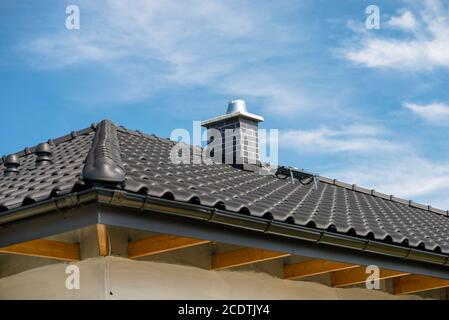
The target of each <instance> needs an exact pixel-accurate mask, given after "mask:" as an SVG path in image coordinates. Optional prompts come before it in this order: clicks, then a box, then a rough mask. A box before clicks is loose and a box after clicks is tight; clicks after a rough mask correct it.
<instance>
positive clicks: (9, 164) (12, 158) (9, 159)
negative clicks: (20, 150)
mask: <svg viewBox="0 0 449 320" xmlns="http://www.w3.org/2000/svg"><path fill="white" fill-rule="evenodd" d="M3 163H4V165H5V168H6V170H5V175H9V174H13V173H18V172H19V166H20V162H19V157H18V156H17V155H15V154H10V155H8V156H6V157H5V158H4V160H3Z"/></svg>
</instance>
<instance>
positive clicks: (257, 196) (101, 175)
mask: <svg viewBox="0 0 449 320" xmlns="http://www.w3.org/2000/svg"><path fill="white" fill-rule="evenodd" d="M94 132H95V134H94ZM52 144H53V145H52V163H50V164H47V165H42V166H36V165H35V160H36V157H37V156H36V155H35V154H34V153H33V152H34V151H35V148H34V149H33V148H32V149H30V150H28V151H27V152H21V153H19V154H18V156H19V159H20V167H19V172H18V173H14V174H9V175H4V171H5V169H4V166H3V165H2V168H1V169H0V208H3V211H6V210H8V209H11V208H14V207H17V206H21V205H26V204H28V203H32V202H35V201H40V200H43V199H46V198H48V197H52V196H55V195H61V194H65V193H69V192H71V191H76V190H80V189H82V188H89V187H90V186H92V185H98V184H100V185H102V186H106V187H108V188H114V189H124V190H125V191H128V192H133V193H139V194H146V195H149V196H154V197H163V198H169V199H174V200H176V201H181V202H193V203H200V204H202V205H206V206H210V207H218V208H221V209H226V210H229V211H232V212H237V213H241V214H250V215H253V216H258V217H265V218H269V219H274V220H277V221H285V222H289V223H294V224H297V225H301V226H306V227H310V228H318V229H324V230H330V231H334V232H337V233H342V234H347V235H350V236H357V237H363V238H368V239H376V240H379V241H384V242H387V243H394V244H399V245H404V246H408V247H412V248H418V249H423V250H429V251H434V252H443V253H445V254H449V219H448V218H447V216H446V212H445V211H442V210H437V209H433V208H431V207H429V206H423V205H419V204H416V203H413V202H409V201H405V200H401V199H397V198H395V197H393V196H388V195H385V194H381V193H378V192H375V191H373V190H367V189H363V188H360V187H357V186H354V185H348V184H344V183H341V182H338V181H336V180H330V179H327V178H323V177H320V178H319V179H318V183H317V187H318V188H317V189H316V190H315V189H314V187H313V185H311V184H309V185H303V184H301V183H295V184H293V183H291V181H290V179H281V178H278V177H276V176H272V175H260V174H258V173H255V172H252V171H245V170H240V169H237V168H234V167H232V166H230V165H225V164H212V165H206V164H177V165H176V164H173V163H172V162H171V161H170V150H171V148H172V147H173V145H174V142H172V141H169V140H167V139H162V138H159V137H156V136H153V135H145V134H142V133H140V132H138V131H131V130H128V129H126V128H123V127H116V126H115V125H114V124H113V123H112V122H110V121H107V120H104V121H102V122H101V123H100V124H98V125H97V126H92V127H91V128H88V129H85V130H82V131H79V132H78V133H77V134H72V135H69V136H65V137H63V138H60V139H57V140H55V141H54V142H53V143H52ZM33 150H34V151H33ZM83 163H84V165H83Z"/></svg>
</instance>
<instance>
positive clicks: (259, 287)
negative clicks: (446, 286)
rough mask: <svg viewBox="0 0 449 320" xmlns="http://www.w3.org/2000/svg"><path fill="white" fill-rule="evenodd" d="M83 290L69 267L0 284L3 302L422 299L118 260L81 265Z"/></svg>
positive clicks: (57, 266) (250, 273) (249, 274)
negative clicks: (69, 284) (71, 280)
mask: <svg viewBox="0 0 449 320" xmlns="http://www.w3.org/2000/svg"><path fill="white" fill-rule="evenodd" d="M76 265H77V266H78V267H79V269H80V289H79V290H76V289H74V290H68V289H67V288H66V287H65V282H66V279H67V277H68V275H67V274H66V273H65V271H66V267H67V266H68V264H67V263H58V264H51V265H46V266H42V267H39V268H35V269H31V270H28V271H25V272H22V273H19V274H15V275H12V276H8V277H4V278H1V279H0V299H24V298H26V299H52V298H59V299H420V297H419V296H416V295H405V296H394V295H391V294H388V293H386V292H383V291H376V290H367V289H361V288H349V289H336V288H331V287H328V286H326V285H323V284H320V283H316V282H308V281H291V280H282V279H278V278H275V277H273V276H271V275H269V274H267V273H262V272H255V271H251V270H240V271H209V270H204V269H201V268H197V267H192V266H184V265H176V264H169V263H162V262H154V261H135V260H129V259H126V258H119V257H105V258H102V257H97V258H90V259H87V260H83V261H81V262H79V263H76Z"/></svg>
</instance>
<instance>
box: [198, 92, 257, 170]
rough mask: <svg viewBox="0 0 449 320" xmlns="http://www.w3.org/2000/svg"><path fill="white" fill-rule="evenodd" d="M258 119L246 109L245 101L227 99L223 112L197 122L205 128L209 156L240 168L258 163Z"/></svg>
mask: <svg viewBox="0 0 449 320" xmlns="http://www.w3.org/2000/svg"><path fill="white" fill-rule="evenodd" d="M262 121H264V119H263V117H261V116H258V115H255V114H252V113H249V112H248V111H247V110H246V104H245V101H243V100H232V101H230V102H229V104H228V110H227V112H226V114H224V115H221V116H217V117H215V118H212V119H209V120H205V121H202V122H201V126H203V127H205V128H206V129H207V143H208V146H209V148H211V149H213V153H214V154H211V156H212V157H213V158H214V159H215V160H217V161H221V162H222V163H226V164H232V165H233V166H235V167H238V168H242V169H246V168H249V167H250V165H255V164H258V163H259V140H258V133H257V130H258V125H259V122H262ZM217 138H218V140H217ZM220 139H221V147H220ZM220 155H221V157H220Z"/></svg>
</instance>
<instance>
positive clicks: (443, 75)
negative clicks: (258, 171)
mask: <svg viewBox="0 0 449 320" xmlns="http://www.w3.org/2000/svg"><path fill="white" fill-rule="evenodd" d="M70 4H75V5H78V6H79V8H80V16H81V28H80V30H67V29H66V28H65V20H66V14H65V9H66V6H68V5H70ZM371 4H374V5H377V6H378V7H379V8H380V14H381V21H380V22H381V28H380V29H379V30H375V29H371V30H368V29H366V27H365V19H366V14H365V8H366V7H367V6H368V5H371ZM448 19H449V7H448V5H447V4H446V3H445V2H444V1H436V0H435V1H430V0H427V1H426V0H423V1H369V2H368V1H361V0H345V1H324V0H321V1H319V0H318V1H316V0H315V1H312V0H307V1H306V0H304V1H276V2H273V1H262V0H261V1H257V2H254V1H242V0H240V1H231V0H227V1H195V0H184V1H139V0H134V1H123V0H110V1H95V3H93V1H84V0H82V1H57V0H54V1H26V0H23V1H2V2H0V73H1V77H0V105H1V108H2V109H1V112H2V116H1V126H0V137H1V143H0V153H1V154H8V153H11V152H15V151H18V150H20V149H22V148H24V147H26V146H32V145H35V144H36V143H38V142H41V141H45V140H46V139H48V138H51V137H57V136H60V135H63V134H66V133H67V132H70V131H71V130H76V129H81V128H84V127H86V126H88V125H90V123H91V122H95V121H99V120H101V119H104V118H109V119H111V120H113V121H115V122H116V123H118V124H122V125H125V126H127V127H129V128H132V129H139V130H141V131H144V132H147V133H155V134H158V135H160V136H164V137H168V136H170V133H171V131H172V130H173V129H175V128H186V129H190V128H192V121H193V120H204V119H207V118H210V117H213V116H216V115H219V114H221V113H223V112H224V111H225V110H226V105H227V101H228V100H230V99H233V98H242V99H244V100H246V102H247V106H248V109H249V111H250V112H252V113H256V114H260V115H263V116H264V117H265V120H266V121H265V122H264V123H263V127H264V128H276V129H279V132H280V154H279V162H281V163H282V164H286V165H293V166H296V167H301V168H305V169H307V170H309V171H313V172H317V173H319V174H321V175H325V176H328V177H332V178H337V179H339V180H343V181H346V182H350V183H356V184H358V185H361V186H365V187H369V188H375V189H376V190H379V191H382V192H386V193H391V194H394V195H396V196H400V197H404V198H407V199H413V200H415V201H418V202H423V203H430V204H432V205H434V206H435V207H440V208H443V209H449V197H448V196H447V195H448V194H449V151H448V144H449V142H448V139H447V136H448V125H449V90H448V86H447V83H448V82H449V72H448V71H449V46H448V45H447V44H448V43H449V23H448V22H449V21H448Z"/></svg>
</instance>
